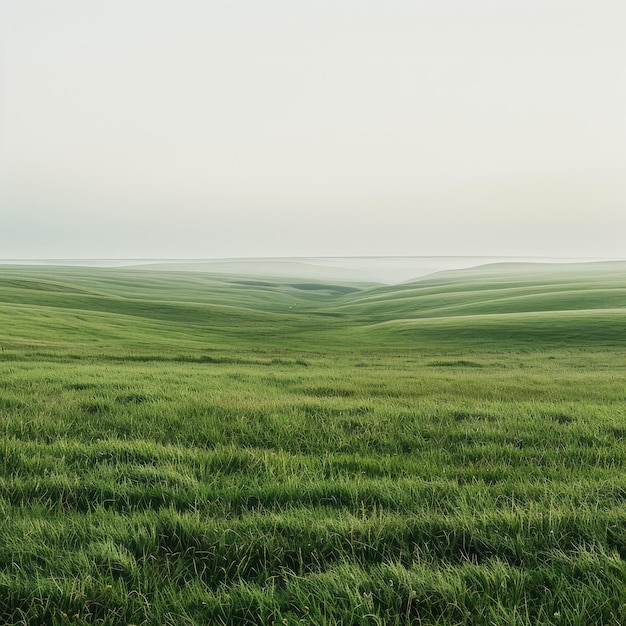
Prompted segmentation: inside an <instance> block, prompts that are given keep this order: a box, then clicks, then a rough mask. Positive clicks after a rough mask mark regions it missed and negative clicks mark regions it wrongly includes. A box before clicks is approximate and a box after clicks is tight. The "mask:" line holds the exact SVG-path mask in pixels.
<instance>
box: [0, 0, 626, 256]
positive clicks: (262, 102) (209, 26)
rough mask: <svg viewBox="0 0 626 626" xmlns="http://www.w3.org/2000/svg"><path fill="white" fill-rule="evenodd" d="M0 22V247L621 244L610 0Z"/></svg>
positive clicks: (562, 250)
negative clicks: (0, 143) (0, 39)
mask: <svg viewBox="0 0 626 626" xmlns="http://www.w3.org/2000/svg"><path fill="white" fill-rule="evenodd" d="M0 19H1V22H2V23H1V32H2V35H1V36H2V46H1V57H0V107H1V112H0V141H1V142H2V146H1V148H0V159H1V160H2V167H1V173H0V176H1V180H0V185H1V187H0V258H16V257H19V258H33V257H34V258H47V257H59V258H68V257H91V258H94V257H109V258H110V257H125V258H127V257H160V258H163V257H185V258H210V257H233V256H234V257H238V256H281V255H286V256H290V255H305V256H306V255H318V256H319V255H541V256H583V257H584V256H593V257H598V256H601V257H626V236H625V234H626V37H625V36H624V27H625V25H626V3H625V2H624V0H614V1H608V0H594V1H591V0H584V1H581V0H407V1H403V0H377V1H373V0H264V1H263V2H260V1H259V0H54V1H52V0H4V6H3V7H2V13H1V14H0Z"/></svg>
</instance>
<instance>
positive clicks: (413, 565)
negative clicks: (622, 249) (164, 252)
mask: <svg viewBox="0 0 626 626" xmlns="http://www.w3.org/2000/svg"><path fill="white" fill-rule="evenodd" d="M625 350H626V262H625V263H617V262H616V263H594V264H580V265H578V264H577V265H516V264H498V265H490V266H485V267H480V268H475V269H472V270H463V271H457V272H443V273H441V274H436V275H433V276H431V277H427V278H423V279H421V280H419V281H414V282H411V283H403V284H400V285H378V284H367V283H364V282H358V283H357V282H354V283H351V282H334V281H332V280H328V281H324V282H316V281H315V280H312V279H311V278H306V277H304V278H302V277H298V276H294V278H289V277H285V276H279V277H269V276H266V277H263V276H255V275H235V274H228V275H226V274H218V273H207V272H204V271H187V270H185V268H184V267H182V266H181V267H178V268H176V269H159V268H80V267H43V266H30V267H27V266H8V265H6V266H0V372H1V375H0V515H1V516H2V524H1V525H0V623H3V624H4V623H6V624H29V625H30V624H59V625H61V624H106V625H117V624H134V625H136V626H139V625H147V624H167V625H172V626H174V625H186V624H189V625H190V624H222V625H225V624H250V625H252V624H268V625H271V624H275V625H276V626H278V625H282V624H289V625H295V624H315V625H318V624H319V625H329V626H330V625H336V626H338V625H344V624H345V625H350V624H354V625H356V624H381V625H382V624H392V625H408V624H419V625H434V624H439V625H444V624H445V625H461V624H472V625H484V626H488V625H495V626H499V625H510V626H513V625H515V626H521V625H528V626H530V625H536V624H563V625H572V626H573V625H580V626H587V625H591V624H594V625H596V624H597V625H619V624H625V623H626V467H625V464H626V385H625V384H624V382H625V377H626V358H625Z"/></svg>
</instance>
